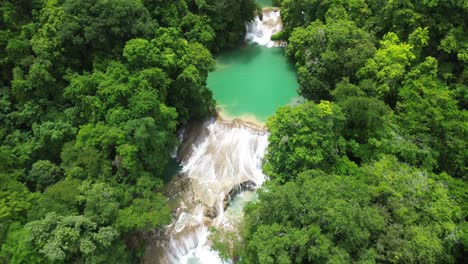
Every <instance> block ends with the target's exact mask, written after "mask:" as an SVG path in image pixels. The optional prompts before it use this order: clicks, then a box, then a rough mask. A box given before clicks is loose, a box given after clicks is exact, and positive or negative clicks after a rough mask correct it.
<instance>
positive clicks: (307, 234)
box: [227, 0, 468, 264]
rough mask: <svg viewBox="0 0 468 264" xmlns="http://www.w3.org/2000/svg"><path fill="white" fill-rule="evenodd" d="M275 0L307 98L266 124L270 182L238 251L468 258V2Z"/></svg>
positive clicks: (258, 259) (268, 257) (277, 255)
mask: <svg viewBox="0 0 468 264" xmlns="http://www.w3.org/2000/svg"><path fill="white" fill-rule="evenodd" d="M275 2H276V4H277V5H279V6H281V12H282V19H283V23H284V29H283V32H281V33H280V34H278V35H276V36H274V37H275V38H283V39H287V40H288V41H289V45H288V47H287V48H286V53H287V56H289V57H290V58H291V59H292V60H293V61H294V62H295V65H296V68H297V71H298V80H299V83H300V88H299V92H300V94H301V95H302V96H303V97H305V98H306V99H307V100H306V102H304V103H302V104H300V105H297V106H286V107H283V108H280V109H279V110H278V111H277V113H276V114H275V115H274V116H273V117H271V118H270V119H269V120H268V122H267V125H268V127H269V129H270V131H271V136H270V146H269V149H268V154H267V157H266V163H265V165H264V171H265V174H266V175H268V176H270V181H269V182H268V183H267V184H266V185H265V186H264V187H263V188H262V190H261V191H260V194H259V202H257V203H254V204H252V205H250V206H249V207H248V208H247V210H246V223H245V226H244V229H243V231H242V233H243V241H242V242H241V243H238V244H237V248H235V250H232V249H231V251H230V253H231V255H233V257H235V258H238V259H239V255H240V260H241V262H242V263H282V264H285V263H456V262H459V263H463V261H464V260H463V259H465V261H466V257H467V255H466V254H467V253H466V252H467V247H468V225H467V222H466V220H467V219H468V214H467V213H468V196H467V192H468V186H467V180H468V175H467V162H468V144H467V139H468V112H467V107H468V105H467V103H468V27H467V26H468V25H467V23H468V20H467V19H466V18H467V17H468V2H467V1H462V0H460V1H457V0H450V1H438V0H418V1H416V0H414V1H412V0H394V1H386V0H385V1H383V0H382V1H380V0H327V1H325V0H279V1H278V0H276V1H275ZM229 250H230V249H227V251H229ZM228 253H229V252H228Z"/></svg>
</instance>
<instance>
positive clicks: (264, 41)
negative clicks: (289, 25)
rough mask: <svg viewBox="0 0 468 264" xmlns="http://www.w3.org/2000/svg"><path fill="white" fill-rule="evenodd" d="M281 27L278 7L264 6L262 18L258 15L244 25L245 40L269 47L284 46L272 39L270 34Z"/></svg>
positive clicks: (278, 30)
mask: <svg viewBox="0 0 468 264" xmlns="http://www.w3.org/2000/svg"><path fill="white" fill-rule="evenodd" d="M282 29H283V26H282V23H281V15H280V10H279V9H278V8H265V9H264V10H263V13H262V18H260V17H259V16H257V17H255V19H254V20H253V21H251V22H249V23H247V25H246V32H247V33H246V35H245V40H246V41H248V42H252V43H257V44H259V45H262V46H266V47H269V48H272V47H279V46H284V43H282V42H279V41H272V40H271V36H273V35H274V34H276V33H278V32H280V31H281V30H282Z"/></svg>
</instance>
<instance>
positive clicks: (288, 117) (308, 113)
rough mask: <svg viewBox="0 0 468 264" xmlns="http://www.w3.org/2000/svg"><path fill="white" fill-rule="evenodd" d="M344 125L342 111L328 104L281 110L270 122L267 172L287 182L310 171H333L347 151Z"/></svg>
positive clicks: (299, 106) (322, 103) (309, 103)
mask: <svg viewBox="0 0 468 264" xmlns="http://www.w3.org/2000/svg"><path fill="white" fill-rule="evenodd" d="M344 121H345V118H344V116H343V113H342V112H341V109H340V107H339V106H337V105H335V104H333V103H330V102H328V101H322V102H321V103H320V104H314V103H313V102H306V103H304V104H301V105H298V106H294V107H291V106H286V107H282V108H280V109H279V110H278V112H277V113H276V114H275V115H274V116H272V117H270V118H269V119H268V121H267V126H268V128H269V129H270V132H271V134H270V137H269V142H270V143H269V148H268V154H267V155H266V164H265V165H264V171H265V172H266V174H267V175H269V176H270V177H272V178H273V179H277V180H279V181H287V180H290V179H293V178H294V177H296V176H297V175H298V174H299V173H300V172H302V171H304V170H307V169H316V168H320V169H323V170H327V171H330V170H332V169H333V166H334V165H335V164H336V163H337V161H338V160H340V159H341V156H342V155H343V149H344V147H345V146H344V144H345V142H344V139H343V138H342V137H341V136H340V134H341V131H342V129H343V125H344Z"/></svg>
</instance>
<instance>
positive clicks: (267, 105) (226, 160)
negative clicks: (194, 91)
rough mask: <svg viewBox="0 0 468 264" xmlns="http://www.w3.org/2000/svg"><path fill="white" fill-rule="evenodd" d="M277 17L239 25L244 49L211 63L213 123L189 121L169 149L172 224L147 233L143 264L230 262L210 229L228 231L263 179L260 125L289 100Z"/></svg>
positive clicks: (267, 14) (290, 76)
mask: <svg viewBox="0 0 468 264" xmlns="http://www.w3.org/2000/svg"><path fill="white" fill-rule="evenodd" d="M280 30H281V19H280V12H279V10H278V9H275V8H266V9H264V11H263V20H261V19H260V18H259V17H257V18H256V19H255V20H254V21H252V22H250V23H248V24H247V25H246V31H247V33H246V41H247V42H248V43H249V44H246V46H244V47H240V48H239V49H237V50H234V51H229V52H226V53H225V54H222V55H221V56H220V57H218V58H217V69H216V70H215V71H214V72H213V73H211V74H210V76H209V79H208V86H209V87H210V88H211V89H212V90H213V93H214V96H215V99H216V100H217V102H218V104H219V105H220V107H221V110H220V114H219V116H218V117H213V118H211V119H209V120H206V121H204V122H198V123H197V122H193V123H192V124H190V125H189V126H188V127H187V128H186V129H185V130H184V133H183V135H182V139H183V140H182V144H181V145H180V147H179V149H178V150H177V154H176V156H177V160H179V161H180V165H181V170H180V171H179V173H178V174H177V175H176V176H175V177H174V178H173V179H172V180H171V181H170V182H169V184H168V186H167V188H166V195H167V197H169V204H170V206H171V207H172V209H173V214H174V219H175V220H174V221H173V222H172V223H171V224H170V225H169V226H167V227H166V228H165V229H164V230H159V231H155V233H154V234H152V235H153V237H152V239H150V241H151V243H149V245H147V249H146V252H145V256H144V262H145V263H162V264H163V263H168V264H172V263H182V264H186V263H190V264H195V263H207V264H216V263H230V262H232V261H223V260H222V259H221V258H220V257H219V254H218V253H217V252H216V251H214V250H213V249H212V248H211V242H210V240H209V236H210V228H212V227H213V228H219V227H222V228H223V229H230V230H236V226H237V224H238V223H239V222H240V221H242V218H243V207H244V205H245V204H246V203H247V202H249V201H252V200H255V199H256V193H255V190H256V189H257V188H258V187H260V186H261V185H262V183H263V182H264V181H265V180H266V176H265V175H264V174H263V173H262V160H263V157H264V155H265V151H266V148H267V146H268V131H267V129H266V127H265V126H264V124H263V123H262V122H263V121H265V119H266V118H267V117H268V116H269V115H271V114H273V113H274V111H275V109H276V108H277V107H278V106H281V105H286V104H288V103H289V102H291V101H293V100H294V98H295V97H297V95H296V93H295V89H296V87H297V83H296V80H295V73H294V71H293V69H292V67H291V65H289V64H288V62H287V60H286V58H285V57H284V55H283V49H282V48H278V46H281V43H277V42H273V41H271V40H270V37H271V35H272V34H275V33H277V32H279V31H280Z"/></svg>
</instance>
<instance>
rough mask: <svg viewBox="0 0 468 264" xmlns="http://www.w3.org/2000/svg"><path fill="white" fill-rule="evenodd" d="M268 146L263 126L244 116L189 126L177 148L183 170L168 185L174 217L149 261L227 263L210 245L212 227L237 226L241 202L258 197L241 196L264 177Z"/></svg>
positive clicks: (156, 237) (150, 249)
mask: <svg viewBox="0 0 468 264" xmlns="http://www.w3.org/2000/svg"><path fill="white" fill-rule="evenodd" d="M267 145H268V132H267V130H266V128H265V127H263V126H259V125H257V124H254V123H251V122H247V121H242V120H240V119H234V120H225V119H222V118H220V117H218V118H216V119H215V118H213V119H211V120H208V121H206V122H203V123H200V124H193V125H191V126H190V127H189V128H188V129H187V131H186V135H185V137H184V140H183V142H182V144H181V146H180V148H179V151H178V153H177V157H178V159H179V160H180V161H181V163H182V171H181V173H180V175H179V177H176V179H174V180H173V181H172V182H171V183H170V184H169V186H168V187H167V190H168V192H167V193H166V195H167V196H168V197H171V199H172V201H170V204H174V210H173V213H174V219H175V221H174V222H173V223H172V224H170V225H169V226H168V227H167V228H166V230H165V231H164V232H163V234H161V232H159V233H156V234H154V241H153V242H154V244H152V245H148V248H147V252H146V255H145V259H144V260H145V263H161V264H163V263H168V264H172V263H182V264H185V263H210V264H211V263H213V264H216V263H223V261H222V260H221V259H220V257H219V256H218V253H217V252H215V251H213V250H212V249H211V245H210V241H209V239H208V238H209V235H210V232H209V228H210V227H219V226H223V227H227V228H235V227H234V225H235V222H236V221H237V220H236V219H237V218H239V214H240V213H241V212H242V209H239V204H245V201H247V200H248V199H245V198H248V197H254V196H253V195H251V194H250V195H249V194H247V195H242V193H243V192H242V191H243V189H245V190H246V193H247V192H250V193H253V192H252V191H253V190H255V189H256V188H257V186H261V185H262V183H263V182H264V181H265V179H266V177H265V175H264V174H263V173H262V168H261V167H262V159H263V156H264V155H265V151H266V148H267ZM241 189H242V190H241ZM239 193H240V194H239ZM231 196H236V198H234V199H233V197H231ZM237 196H239V197H242V198H243V199H241V198H238V197H237ZM239 199H240V200H242V201H244V200H245V201H244V202H239V201H240V200H239ZM231 204H232V206H231ZM225 207H227V208H225ZM230 207H232V208H230ZM225 209H226V214H227V215H225ZM239 211H240V212H239ZM236 217H237V218H236ZM153 242H152V243H153Z"/></svg>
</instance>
